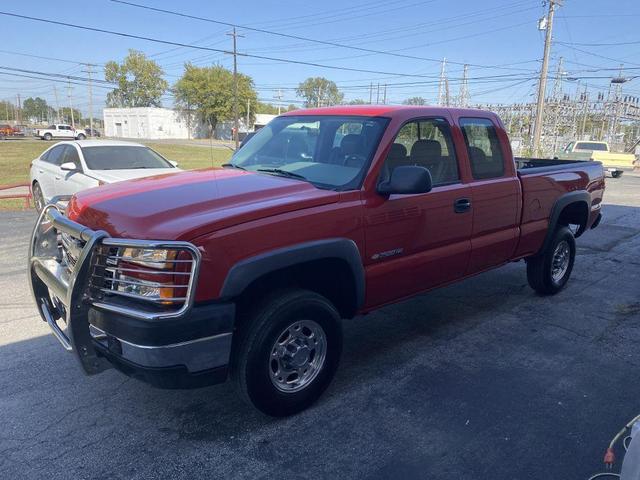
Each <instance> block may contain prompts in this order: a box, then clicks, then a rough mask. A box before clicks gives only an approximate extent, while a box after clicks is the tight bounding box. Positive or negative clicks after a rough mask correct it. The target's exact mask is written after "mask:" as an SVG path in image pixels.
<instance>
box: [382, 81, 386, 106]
mask: <svg viewBox="0 0 640 480" xmlns="http://www.w3.org/2000/svg"><path fill="white" fill-rule="evenodd" d="M382 103H383V104H385V105H386V104H387V84H386V83H385V84H384V95H383V97H382Z"/></svg>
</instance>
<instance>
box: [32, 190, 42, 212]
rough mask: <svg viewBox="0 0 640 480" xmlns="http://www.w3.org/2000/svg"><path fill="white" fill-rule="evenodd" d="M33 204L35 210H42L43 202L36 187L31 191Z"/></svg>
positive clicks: (40, 192) (40, 193)
mask: <svg viewBox="0 0 640 480" xmlns="http://www.w3.org/2000/svg"><path fill="white" fill-rule="evenodd" d="M33 202H34V203H35V206H36V210H37V211H38V212H41V211H42V209H43V208H44V201H43V200H42V191H41V190H40V187H39V186H38V185H36V187H34V189H33Z"/></svg>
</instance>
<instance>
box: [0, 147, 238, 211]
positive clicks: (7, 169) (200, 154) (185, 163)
mask: <svg viewBox="0 0 640 480" xmlns="http://www.w3.org/2000/svg"><path fill="white" fill-rule="evenodd" d="M140 143H144V144H145V145H148V146H149V147H151V148H153V149H154V150H155V151H157V152H158V153H159V154H161V155H162V156H164V157H165V158H167V159H169V160H175V161H176V162H178V163H179V164H180V165H179V166H180V168H184V169H185V170H191V169H194V168H206V167H213V166H218V165H220V164H222V163H225V162H227V161H228V160H229V158H230V157H231V153H232V152H231V150H229V149H227V148H219V147H217V148H216V147H214V148H209V147H206V146H201V145H183V144H178V143H175V144H174V143H155V142H153V141H149V142H140ZM51 145H52V143H51V142H45V141H42V140H6V141H0V185H8V184H14V183H29V168H30V165H31V161H32V160H33V159H34V158H36V157H38V156H39V155H40V154H41V153H42V152H43V151H45V150H46V149H47V148H49V147H50V146H51ZM23 204H24V201H23V200H22V199H16V200H0V210H13V209H20V208H22V207H23Z"/></svg>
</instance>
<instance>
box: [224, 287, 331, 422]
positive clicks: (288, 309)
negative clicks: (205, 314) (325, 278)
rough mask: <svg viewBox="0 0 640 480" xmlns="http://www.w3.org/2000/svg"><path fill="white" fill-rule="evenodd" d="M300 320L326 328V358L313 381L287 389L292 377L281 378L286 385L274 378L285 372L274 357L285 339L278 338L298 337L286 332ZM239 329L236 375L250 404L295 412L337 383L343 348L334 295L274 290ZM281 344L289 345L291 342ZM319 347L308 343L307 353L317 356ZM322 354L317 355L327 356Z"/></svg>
mask: <svg viewBox="0 0 640 480" xmlns="http://www.w3.org/2000/svg"><path fill="white" fill-rule="evenodd" d="M300 321H303V322H310V323H311V324H315V326H319V327H320V328H321V330H322V332H321V333H323V334H324V339H325V340H326V342H325V345H324V350H323V351H324V361H323V362H322V363H321V364H320V365H319V366H318V368H317V369H316V370H315V371H317V373H315V374H313V376H311V375H310V377H309V379H308V383H306V384H302V385H299V388H300V390H297V391H282V388H287V384H286V381H287V378H285V379H284V380H285V381H284V382H279V384H280V387H277V386H276V383H277V379H276V378H274V379H273V380H272V376H273V377H277V376H278V372H280V370H279V368H277V369H276V368H274V362H275V366H276V367H277V365H278V360H277V359H276V357H275V352H276V348H278V347H279V346H281V345H283V343H284V342H283V343H280V344H279V345H277V344H276V341H278V340H282V339H283V338H293V337H291V336H288V337H285V335H287V334H285V331H287V330H288V329H289V327H296V326H299V325H298V322H300ZM304 328H305V327H303V328H302V330H300V332H302V331H303V330H304ZM236 335H237V337H236V338H237V339H238V341H237V342H236V343H235V344H234V351H233V358H232V365H231V377H232V378H233V379H234V381H235V382H236V385H237V387H238V389H239V391H240V394H241V395H242V396H243V398H244V399H245V400H246V401H247V402H249V404H251V405H253V406H254V407H255V408H257V409H258V410H260V411H261V412H263V413H265V414H267V415H271V416H274V417H285V416H288V415H293V414H295V413H298V412H300V411H302V410H304V409H306V408H308V407H309V406H311V405H312V404H313V403H314V402H315V401H316V400H317V399H318V398H319V397H320V396H321V395H322V393H323V392H324V391H325V389H326V388H327V387H328V386H329V384H330V383H331V380H332V379H333V376H334V374H335V372H336V370H337V368H338V363H339V361H340V354H341V353H342V328H341V324H340V315H339V314H338V312H337V310H336V308H335V307H334V306H333V304H332V303H331V302H330V301H329V300H327V299H326V298H325V297H323V296H321V295H318V294H317V293H314V292H311V291H308V290H301V289H287V290H280V291H277V292H274V293H273V294H271V295H269V296H268V297H266V298H265V299H264V300H263V301H262V302H259V304H258V305H257V306H256V308H254V309H253V313H250V314H249V315H248V316H247V318H246V321H245V322H243V325H242V326H241V327H240V328H239V329H238V332H237V333H236ZM317 338H318V337H317V336H316V339H317ZM320 339H322V336H320ZM316 343H317V342H316ZM314 347H315V346H314ZM280 348H282V351H285V350H286V348H287V347H280ZM305 348H306V347H305ZM315 352H316V350H315V349H312V350H309V349H306V350H305V351H304V352H303V355H302V356H304V355H306V357H307V358H312V357H313V355H315V354H316V353H315ZM318 355H319V356H317V357H316V359H317V358H321V357H320V354H318ZM302 356H301V358H302ZM291 358H292V357H291ZM303 368H305V367H303ZM274 370H276V371H275V372H274ZM309 370H311V369H309ZM272 372H273V373H272ZM304 372H305V374H306V372H307V370H305V371H304ZM285 375H286V374H285ZM293 377H294V381H293V383H292V384H291V385H295V374H294V375H293ZM300 378H303V377H300ZM281 380H282V378H281ZM294 388H296V387H295V386H294Z"/></svg>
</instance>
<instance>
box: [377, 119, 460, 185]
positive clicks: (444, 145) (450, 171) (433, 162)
mask: <svg viewBox="0 0 640 480" xmlns="http://www.w3.org/2000/svg"><path fill="white" fill-rule="evenodd" d="M405 165H417V166H421V167H426V168H428V169H429V172H430V173H431V178H432V181H433V186H434V187H435V186H439V185H448V184H451V183H456V182H458V181H459V180H460V174H459V171H458V160H457V158H456V154H455V150H454V148H453V141H452V139H451V130H450V128H449V124H448V123H447V121H446V120H444V119H441V118H432V119H424V120H415V121H412V122H409V123H406V124H405V125H404V126H403V127H402V128H401V129H400V131H399V132H398V135H397V136H396V138H395V140H394V143H393V144H392V145H391V149H390V150H389V153H388V154H387V158H386V160H385V163H384V166H383V170H382V175H383V179H384V180H386V179H388V178H389V177H390V175H391V172H392V171H393V169H394V168H396V167H399V166H405Z"/></svg>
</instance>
